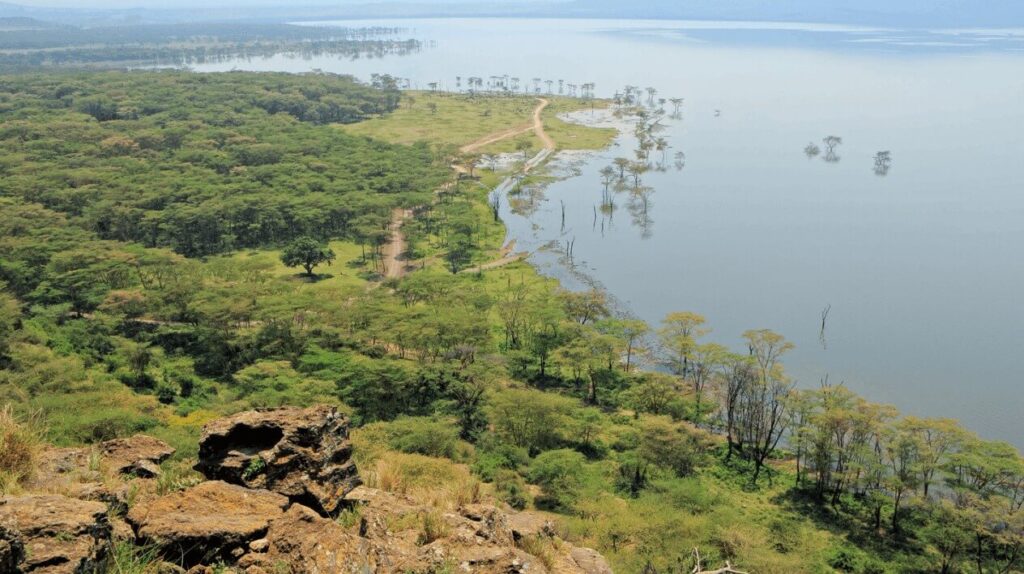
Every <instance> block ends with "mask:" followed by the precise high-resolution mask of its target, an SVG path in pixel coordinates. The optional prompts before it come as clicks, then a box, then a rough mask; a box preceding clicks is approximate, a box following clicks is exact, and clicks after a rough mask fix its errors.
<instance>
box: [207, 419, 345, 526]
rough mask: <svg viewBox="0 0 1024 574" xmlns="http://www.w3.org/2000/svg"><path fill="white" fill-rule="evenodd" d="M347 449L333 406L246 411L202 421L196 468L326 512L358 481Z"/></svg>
mask: <svg viewBox="0 0 1024 574" xmlns="http://www.w3.org/2000/svg"><path fill="white" fill-rule="evenodd" d="M351 452H352V447H351V444H350V443H349V440H348V419H346V418H345V417H344V416H342V415H341V414H339V413H338V411H337V410H336V409H334V408H333V407H326V406H320V407H312V408H308V409H299V408H280V409H272V410H261V411H249V412H244V413H240V414H237V415H235V416H232V417H228V418H226V419H220V420H217V421H214V422H212V423H210V424H208V425H206V427H205V428H204V429H203V435H202V438H201V439H200V442H199V462H198V464H196V470H198V471H199V472H201V473H203V474H204V475H205V476H206V477H207V478H209V479H212V480H222V481H225V482H229V483H231V484H238V485H242V486H245V487H247V488H262V489H266V490H270V491H273V492H276V493H279V494H282V495H284V496H287V497H288V498H289V499H290V500H291V501H293V502H297V503H300V504H303V505H305V506H308V507H310V508H312V509H314V510H316V511H317V512H318V513H320V514H322V515H325V516H327V515H335V514H336V513H337V512H338V511H339V510H341V504H342V501H343V499H344V497H345V495H346V494H347V493H348V492H350V491H351V490H352V489H353V488H355V487H356V486H358V485H359V477H358V475H357V474H356V467H355V464H354V463H353V462H352V461H351V460H349V457H350V455H351Z"/></svg>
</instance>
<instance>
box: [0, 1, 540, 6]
mask: <svg viewBox="0 0 1024 574" xmlns="http://www.w3.org/2000/svg"><path fill="white" fill-rule="evenodd" d="M3 1H6V2H8V3H10V4H21V5H23V6H40V7H61V8H134V7H140V6H141V7H145V8H181V7H183V6H204V7H217V6H224V7H235V6H288V5H303V6H339V5H345V4H371V3H378V2H395V1H399V0H297V1H296V0H293V1H286V0H220V1H216V0H214V1H210V0H207V1H203V0H86V1H83V0H3ZM403 1H411V2H417V3H427V4H429V3H430V0H403ZM471 1H474V0H444V2H445V3H447V4H454V3H459V2H471ZM492 1H493V0H492ZM503 1H506V2H507V1H508V0H503ZM513 1H518V2H523V1H536V0H513Z"/></svg>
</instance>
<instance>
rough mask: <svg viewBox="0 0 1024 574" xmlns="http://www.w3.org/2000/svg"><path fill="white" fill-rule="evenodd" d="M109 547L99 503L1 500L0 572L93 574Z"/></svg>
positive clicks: (55, 499)
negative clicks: (88, 573)
mask: <svg viewBox="0 0 1024 574" xmlns="http://www.w3.org/2000/svg"><path fill="white" fill-rule="evenodd" d="M109 546H110V524H109V522H108V521H107V507H106V506H105V505H103V504H101V503H99V502H91V501H87V500H77V499H74V498H68V497H66V496H59V495H28V496H5V497H3V498H0V566H2V567H3V568H2V569H0V571H2V572H24V573H26V574H27V573H32V574H78V573H80V572H93V571H96V570H97V569H98V568H99V566H100V565H101V564H103V562H104V560H105V559H106V557H107V551H108V548H109ZM12 565H13V566H12Z"/></svg>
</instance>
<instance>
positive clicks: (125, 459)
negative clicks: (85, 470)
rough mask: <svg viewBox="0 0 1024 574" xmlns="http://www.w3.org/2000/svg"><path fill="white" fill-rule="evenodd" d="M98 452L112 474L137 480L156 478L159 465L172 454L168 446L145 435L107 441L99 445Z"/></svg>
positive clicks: (172, 450) (158, 472)
mask: <svg viewBox="0 0 1024 574" xmlns="http://www.w3.org/2000/svg"><path fill="white" fill-rule="evenodd" d="M99 451H100V454H101V456H102V458H103V460H104V462H106V463H107V464H108V465H110V467H111V468H112V470H113V471H114V472H117V473H120V474H130V475H134V476H138V477H139V478H154V477H156V476H158V475H159V474H160V463H162V462H163V461H165V460H167V459H168V458H170V457H171V456H172V455H173V454H174V449H173V448H171V447H170V445H168V444H167V443H165V442H164V441H162V440H158V439H155V438H153V437H149V436H146V435H136V436H133V437H131V438H123V439H114V440H108V441H106V442H103V443H100V445H99Z"/></svg>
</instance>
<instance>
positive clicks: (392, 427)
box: [360, 417, 462, 459]
mask: <svg viewBox="0 0 1024 574" xmlns="http://www.w3.org/2000/svg"><path fill="white" fill-rule="evenodd" d="M360 433H361V434H362V435H363V437H365V438H366V439H367V440H368V441H369V442H371V443H377V444H378V445H380V446H386V447H387V448H389V449H392V450H397V451H399V452H403V453H406V454H422V455H424V456H433V457H439V458H450V459H459V458H461V456H460V455H461V453H462V448H461V444H462V443H461V442H460V441H459V429H458V427H457V426H456V425H455V424H454V423H452V422H451V421H446V420H438V419H432V418H428V417H404V418H400V419H396V420H394V421H391V422H381V423H373V424H370V425H366V426H365V427H364V428H363V429H362V430H361V431H360Z"/></svg>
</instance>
